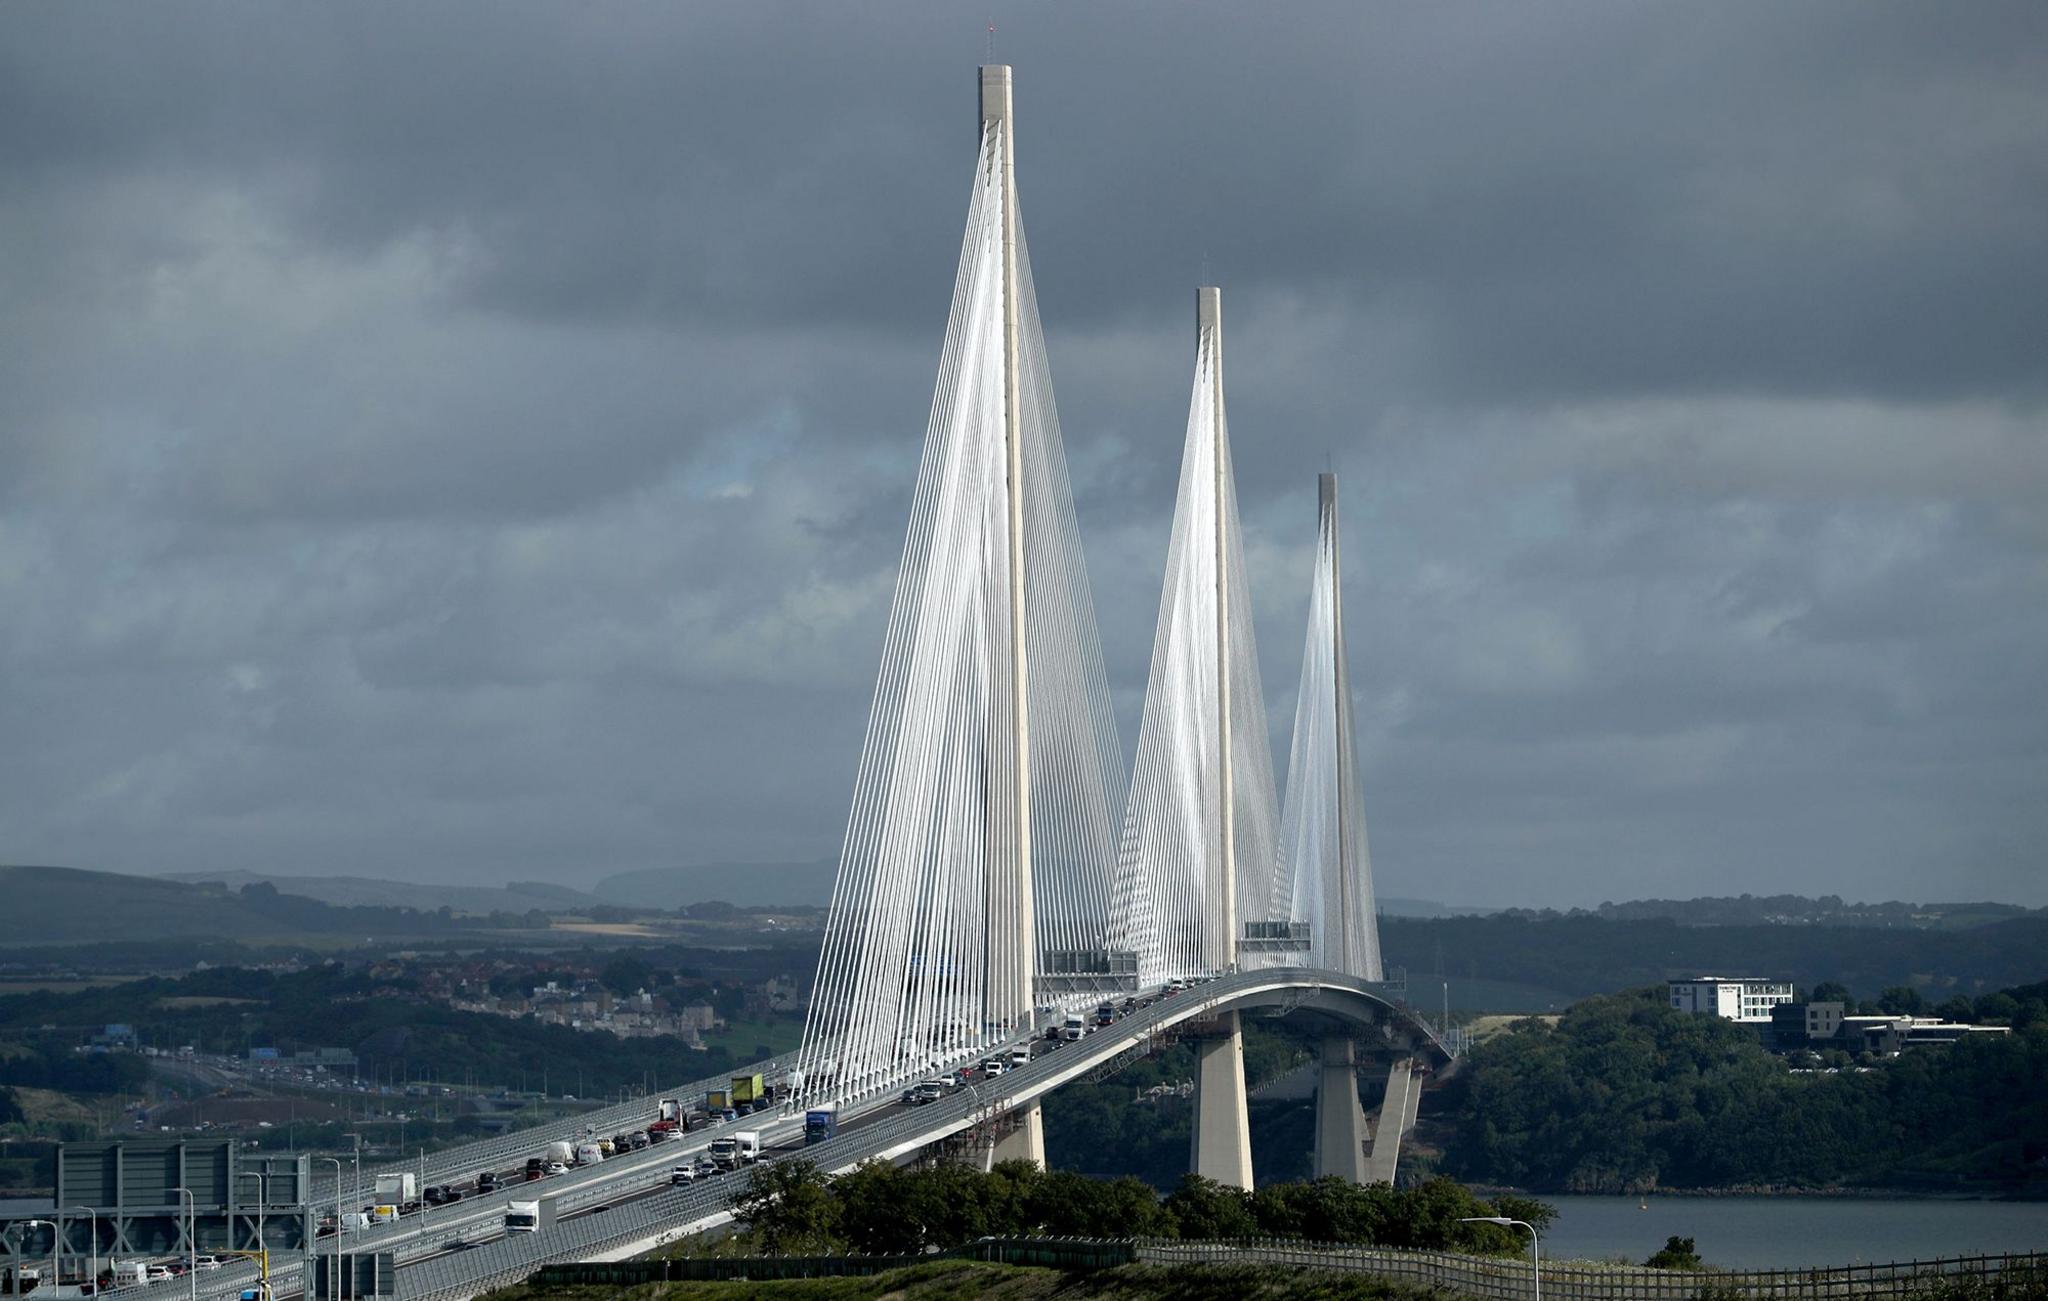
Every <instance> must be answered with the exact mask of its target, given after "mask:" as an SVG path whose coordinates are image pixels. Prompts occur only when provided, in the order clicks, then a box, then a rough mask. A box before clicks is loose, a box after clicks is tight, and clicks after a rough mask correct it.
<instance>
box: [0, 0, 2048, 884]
mask: <svg viewBox="0 0 2048 1301" xmlns="http://www.w3.org/2000/svg"><path fill="white" fill-rule="evenodd" d="M987 12H988V8H987V7H986V6H964V5H959V4H944V5H931V6H928V7H926V8H924V9H922V10H918V9H915V8H913V7H911V6H906V5H891V6H871V5H844V4H819V5H814V6H796V5H772V4H771V5H764V4H733V5H726V6H717V7H714V6H711V5H706V4H689V5H678V4H652V3H650V4H620V3H579V4H567V3H564V4H555V5H521V4H505V3H454V2H442V3H434V4H425V5H422V4H415V3H398V4H364V3H352V4H330V5H324V6H306V5H293V6H278V5H270V4H249V5H231V4H197V3H184V4H148V5H142V4H94V3H28V2H22V3H12V4H7V5H4V6H0V861H12V862H42V863H62V864H67V865H71V866H77V867H95V868H108V869H114V870H121V871H159V870H191V869H202V868H204V869H211V868H243V869H250V870H257V871H284V872H294V873H298V872H322V871H347V872H353V873H360V874H368V875H390V876H402V877H404V878H407V879H413V880H447V881H473V882H490V881H497V880H504V879H551V880H558V881H561V882H563V883H565V884H571V885H584V884H588V883H590V882H593V881H595V880H596V879H598V878H600V877H602V876H604V875H607V874H609V873H612V872H616V871H622V870H629V869H634V868H642V867H658V866H668V865H681V864H689V863H696V862H706V861H716V860H725V859H741V860H750V861H756V860H758V861H776V860H811V859H819V858H825V857H828V856H831V855H834V854H836V852H837V848H838V841H839V837H840V835H841V833H842V831H843V828H844V824H845V818H846V812H847V803H848V800H849V798H850V794H851V790H852V782H853V775H854V768H855V764H856V761H857V758H858V749H859V738H860V732H861V728H862V726H863V724H864V723H865V720H866V713H867V709H868V704H869V696H870V692H871V690H872V687H873V677H874V673H875V669H876V666H877V664H878V661H879V658H880V654H881V644H882V635H883V630H884V621H885V616H886V606H887V600H888V594H889V591H890V588H891V584H892V582H893V580H894V575H895V569H896V564H897V560H898V554H899V550H900V547H901V545H902V537H903V528H904V523H905V520H906V517H907V514H908V511H909V503H910V496H911V488H912V479H913V475H914V472H915V466H916V458H917V455H918V451H919V446H920V441H921V439H922V435H923V430H924V423H925V415H926V409H927V406H928V404H929V401H930V396H931V385H932V381H933V378H934V375H935V373H936V369H937V363H938V353H939V345H940V342H941V335H942V332H943V329H944V324H945V314H946V305H947V300H948V297H949V294H950V289H951V279H952V274H953V269H954V264H955V258H956V256H957V252H958V247H959V238H960V229H961V223H962V221H963V220H964V217H965V214H966V206H967V199H968V191H969V182H970V175H971V170H972V162H973V155H974V147H975V130H974V128H975V99H974V84H975V77H974V68H975V65H976V64H978V63H980V62H982V61H983V56H984V42H985V40H986V34H985V32H984V30H983V29H984V26H985V18H984V15H985V13H987ZM994 12H995V21H996V23H997V27H998V32H997V35H996V38H995V39H996V49H997V58H998V60H999V61H1003V62H1009V63H1013V64H1014V65H1016V68H1017V101H1018V114H1019V127H1018V131H1019V144H1018V169H1019V176H1018V179H1019V186H1020V190H1021V194H1022V203H1023V210H1024V216H1025V221H1026V224H1027V226H1028V228H1029V230H1030V238H1031V248H1032V258H1033V262H1034V268H1035V271H1036V275H1037V286H1038V296H1039V303H1040V307H1041V310H1042V312H1043V316H1044V321H1045V326H1046V330H1047V336H1048V342H1049V348H1050V352H1051V357H1052V364H1053V368H1054V377H1055V382H1056V384H1057V387H1058V393H1059V402H1060V410H1061V415H1062V418H1063V422H1064V425H1065V428H1066V435H1067V441H1068V449H1069V454H1070V457H1071V459H1072V464H1073V469H1074V477H1075V483H1076V491H1077V494H1078V499H1079V508H1080V512H1081V525H1082V533H1083V538H1084V541H1085V543H1086V544H1087V547H1088V549H1089V562H1090V566H1091V571H1092V574H1093V577H1094V581H1095V584H1096V596H1097V601H1098V604H1099V607H1100V612H1101V623H1102V634H1103V644H1104V650H1105V653H1106V655H1107V658H1108V663H1109V670H1110V675H1111V685H1112V689H1113V691H1114V693H1115V695H1116V699H1117V705H1118V709H1119V713H1120V715H1121V717H1122V721H1123V724H1124V728H1125V745H1126V748H1127V749H1128V747H1129V745H1130V743H1131V741H1132V739H1133V733H1134V730H1135V723H1136V718H1137V713H1138V708H1139V705H1140V696H1141V694H1142V691H1143V685H1144V674H1145V666H1146V663H1147V659H1148V655H1149V652H1150V646H1151V638H1152V621H1153V618H1154V616H1155V614H1156V610H1157V601H1158V584H1159V581H1160V577H1161V571H1162V567H1163V564H1164V560H1165V551H1166V543H1167V531H1168V522H1169V516H1170V512H1171V509H1172V500H1173V487H1174V485H1173V479H1174V475H1175V473H1176V471H1177V467H1178V461H1179V440H1180V437H1181V435H1182V432H1183V428H1184V422H1185V403H1186V400H1187V390H1188V377H1189V374H1190V371H1191V367H1192V364H1193V310H1194V303H1193V297H1194V296H1193V292H1192V290H1193V288H1194V286H1195V285H1196V283H1197V282H1198V281H1199V280H1200V279H1201V278H1202V276H1203V269H1204V267H1205V266H1206V267H1207V268H1208V274H1209V276H1210V278H1212V279H1213V280H1215V281H1216V282H1217V283H1220V284H1221V285H1222V286H1224V303H1225V313H1226V322H1227V326H1226V332H1227V336H1228V340H1229V347H1230V354H1231V355H1230V361H1229V366H1228V382H1229V402H1230V411H1231V429H1232V435H1233V438H1234V440H1235V444H1236V461H1237V468H1238V473H1239V475H1240V485H1239V491H1240V495H1241V499H1242V502H1243V505H1244V510H1245V528H1246V533H1247V548H1248V556H1249V560H1250V563H1251V566H1252V570H1253V576H1254V581H1255V583H1256V584H1257V590H1256V600H1257V603H1258V611H1259V618H1260V625H1259V635H1260V639H1261V647H1260V651H1261V658H1262V660H1263V662H1264V666H1265V671H1266V674H1267V692H1268V701H1267V707H1268V710H1269V713H1270V715H1271V717H1272V719H1273V720H1274V724H1275V726H1276V728H1285V727H1288V726H1290V725H1291V722H1292V718H1293V713H1294V708H1293V699H1294V691H1295V687H1296V683H1295V676H1296V674H1297V673H1298V671H1299V664H1300V654H1301V649H1300V647H1301V636H1302V629H1301V622H1302V619H1303V617H1304V613H1305V609H1306V600H1307V591H1306V588H1307V582H1308V577H1309V563H1310V549H1311V545H1312V543H1313V540H1314V523H1315V520H1314V514H1315V483H1314V476H1315V473H1316V472H1317V471H1319V470H1321V469H1323V468H1324V465H1325V463H1326V458H1327V460H1328V462H1329V463H1330V464H1332V465H1334V467H1335V469H1336V470H1337V472H1338V474H1339V476H1340V480H1341V483H1342V485H1343V492H1344V522H1345V537H1344V543H1345V547H1346V569H1345V577H1346V581H1347V585H1348V590H1347V592H1346V598H1345V599H1346V614H1347V616H1348V618H1349V619H1350V627H1349V632H1350V638H1351V646H1352V654H1353V663H1352V666H1351V669H1352V681H1353V685H1354V688H1355V690H1356V691H1357V693H1358V702H1357V703H1358V718H1359V726H1360V728H1361V738H1360V739H1361V745H1362V747H1363V752H1364V754H1365V755H1366V756H1367V761H1368V767H1367V770H1366V774H1365V783H1366V785H1365V798H1366V808H1367V815H1368V819H1369V821H1370V825H1371V836H1372V848H1373V856H1374V862H1375V867H1376V871H1377V874H1378V881H1379V888H1380V890H1381V892H1382V893H1384V894H1391V895H1407V896H1422V897H1428V898H1436V899H1443V900H1447V901H1451V902H1460V903H1494V904H1541V903H1553V904H1559V905H1565V904H1585V903H1593V902H1598V901H1599V900H1601V899H1623V898H1638V897H1643V896H1648V895H1678V896H1691V895H1698V894H1728V893H1739V892H1742V891H1751V892H1758V893H1774V892H1779V891H1797V892H1803V893H1813V894H1818V893H1826V892H1836V893H1841V894H1844V895H1847V896H1851V897H1866V898H1884V897H1901V898H1909V899H1953V898H1960V897H1968V898H1976V897H1992V898H2003V899H2012V900H2016V901H2020V902H2025V903H2030V904H2048V870H2044V869H2048V855H2044V848H2043V847H2044V845H2048V420H2044V411H2048V7H2044V6H2043V5H2041V4H2039V3H2038V2H2036V0H2027V2H2025V3H2016V4H2009V5H2007V4H1996V3H1972V4H1969V5H1925V4H1914V5H1886V4H1867V3H1854V4H1840V5H1828V4H1820V3H1811V4H1799V5H1784V4H1779V3H1754V4H1740V3H1716V4H1692V5H1679V4H1640V3H1613V4H1596V5H1584V4H1545V5H1536V6H1532V5H1521V4H1505V3H1503V4H1493V5H1466V4H1431V5H1414V4H1393V3H1386V4H1360V3H1356V2H1355V0H1344V2H1343V3H1337V4H1329V5H1307V4H1294V5H1222V4H1209V5H1205V4H1188V3H1179V2H1176V3H1150V4H1148V3H1116V4H1080V3H1074V4H1048V5H1032V6H1025V5H1017V4H1004V5H998V6H996V7H995V9H994ZM1274 741H1275V744H1276V749H1277V751H1278V752H1279V755H1280V761H1281V763H1282V764H1283V766H1284V758H1285V742H1286V737H1285V736H1284V735H1276V736H1275V737H1274Z"/></svg>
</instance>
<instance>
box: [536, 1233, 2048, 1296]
mask: <svg viewBox="0 0 2048 1301" xmlns="http://www.w3.org/2000/svg"><path fill="white" fill-rule="evenodd" d="M935 1260H988V1261H998V1262H1001V1263H1003V1264H1009V1265H1042V1266H1048V1267H1051V1268H1054V1269H1063V1270H1070V1271H1081V1270H1095V1269H1113V1268H1115V1267H1116V1266H1119V1265H1127V1264H1131V1263H1133V1262H1147V1263H1152V1264H1161V1265H1243V1266H1250V1267H1254V1268H1273V1267H1281V1268H1297V1269H1319V1270H1339V1271H1344V1272H1348V1273H1357V1274H1368V1275H1372V1276H1374V1277H1377V1278H1384V1279H1393V1280H1396V1281H1400V1282H1405V1283H1414V1284H1419V1285H1423V1286H1428V1287H1435V1288H1439V1289H1441V1290H1443V1291H1444V1292H1447V1293H1450V1294H1452V1295H1455V1296H1461V1297H1469V1298H1475V1299H1476V1301H1526V1298H1528V1297H1529V1296H1530V1295H1531V1292H1532V1285H1533V1283H1534V1276H1533V1272H1532V1270H1531V1269H1530V1266H1529V1262H1527V1261H1526V1260H1514V1259H1500V1258H1489V1257H1484V1256H1461V1255H1455V1254H1453V1253H1450V1252H1441V1251H1397V1250H1392V1249H1386V1248H1375V1247H1345V1246H1331V1245H1323V1244H1317V1243H1306V1242H1289V1241H1285V1240H1280V1239H1273V1240H1265V1241H1240V1242H1183V1241H1179V1240H1175V1239H1142V1238H1141V1239H1136V1240H1131V1239H1109V1240H1102V1239H1080V1238H983V1239H981V1240H980V1241H978V1242H973V1243H969V1244H968V1245H967V1246H964V1247H960V1248H956V1249H954V1250H952V1251H945V1252H937V1253H930V1254H926V1255H920V1256H761V1257H704V1258H685V1259H675V1260H630V1261H620V1262H617V1263H613V1264H588V1265H574V1264H563V1265H547V1266H543V1267H542V1268H541V1269H540V1270H538V1271H536V1272H535V1273H534V1274H533V1275H532V1276H531V1279H530V1280H529V1281H530V1282H532V1283H533V1284H535V1285H538V1286H553V1287H569V1286H575V1285H578V1284H584V1285H597V1286H605V1287H633V1286H637V1285H639V1284H643V1283H660V1282H682V1281H739V1280H751V1281H763V1282H765V1281H768V1280H773V1279H795V1278H832V1277H849V1276H856V1277H857V1276H863V1275H868V1274H879V1273H883V1272H885V1271H888V1270H892V1269H902V1268H905V1267H906V1266H910V1265H919V1264H926V1263H929V1262H931V1261H935ZM1968 1279H1977V1280H1981V1281H1983V1282H1984V1283H1986V1284H1994V1283H1998V1282H2002V1283H2003V1285H2004V1286H2003V1288H2002V1289H2000V1290H1998V1291H1993V1290H1991V1289H1990V1288H1989V1287H1987V1289H1986V1291H1985V1293H1984V1295H1985V1296H1987V1297H1992V1296H2000V1297H2006V1298H2015V1299H2017V1298H2024V1297H2048V1255H2038V1254H2037V1255H2024V1256H1967V1257H1957V1258H1952V1259H1947V1260H1925V1261H1907V1262H1901V1263H1897V1264H1889V1265H1847V1266H1841V1267H1837V1268H1831V1269H1799V1270H1751V1271H1744V1272H1739V1273H1722V1272H1718V1271H1716V1272H1710V1273H1690V1272H1686V1271H1681V1270H1661V1269H1648V1268H1645V1267H1641V1266H1629V1265H1612V1266H1609V1265H1590V1264H1585V1263H1582V1262H1573V1263H1569V1264H1561V1265H1546V1266H1544V1268H1543V1293H1544V1295H1545V1296H1548V1297H1552V1298H1555V1301H1720V1299H1721V1298H1728V1299H1729V1301H1734V1299H1735V1298H1760V1299H1782V1301H1804V1299H1805V1298H1817V1299H1825V1301H1836V1299H1837V1298H1843V1299H1846V1298H1872V1299H1875V1301H1884V1299H1886V1298H1910V1297H1918V1296H1924V1295H1927V1294H1928V1293H1929V1291H1930V1290H1931V1289H1937V1288H1939V1287H1941V1286H1942V1285H1944V1284H1955V1283H1959V1282H1962V1281H1963V1280H1968Z"/></svg>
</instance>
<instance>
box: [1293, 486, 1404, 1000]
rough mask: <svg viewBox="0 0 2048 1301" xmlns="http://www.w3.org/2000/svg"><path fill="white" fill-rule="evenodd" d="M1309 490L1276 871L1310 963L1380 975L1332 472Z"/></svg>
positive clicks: (1376, 977) (1348, 972)
mask: <svg viewBox="0 0 2048 1301" xmlns="http://www.w3.org/2000/svg"><path fill="white" fill-rule="evenodd" d="M1318 497H1319V499H1320V501H1319V506H1318V511H1317V514H1318V522H1317V540H1316V563H1315V580H1314V586H1313V587H1312V589H1311V592H1310V596H1309V610H1308V640H1307V643H1306V645H1305V646H1304V647H1303V650H1302V655H1301V694H1300V696H1299V698H1298V700H1297V703H1296V705H1295V712H1294V743H1293V748H1292V750H1291V752H1290V755H1289V758H1288V764H1287V806H1286V812H1285V815H1284V816H1283V818H1282V823H1281V826H1282V833H1281V863H1282V871H1283V875H1284V877H1285V884H1286V888H1287V889H1288V890H1289V891H1290V892H1291V894H1292V896H1293V912H1294V915H1295V916H1297V917H1299V918H1302V919H1304V920H1306V921H1307V922H1308V923H1309V939H1310V950H1309V965H1311V966H1316V967H1322V968H1327V969H1329V970H1331V971H1341V972H1343V973H1345V974H1346V975H1352V976H1359V977H1362V978H1364V979H1366V980H1379V979H1381V970H1380V942H1379V918H1378V915H1377V912H1376V908H1375V904H1374V900H1373V888H1372V860H1371V856H1370V855H1369V853H1368V852H1367V847H1366V835H1365V808H1364V800H1363V799H1362V798H1361V796H1360V788H1359V782H1358V763H1357V751H1356V748H1355V745H1354V742H1353V732H1352V719H1351V687H1350V677H1349V673H1348V671H1347V668H1346V664H1345V647H1344V601H1343V573H1342V569H1341V566H1340V563H1339V561H1340V551H1339V546H1338V541H1339V540H1338V532H1337V477H1336V476H1335V475H1334V474H1325V475H1322V476H1320V483H1319V492H1318Z"/></svg>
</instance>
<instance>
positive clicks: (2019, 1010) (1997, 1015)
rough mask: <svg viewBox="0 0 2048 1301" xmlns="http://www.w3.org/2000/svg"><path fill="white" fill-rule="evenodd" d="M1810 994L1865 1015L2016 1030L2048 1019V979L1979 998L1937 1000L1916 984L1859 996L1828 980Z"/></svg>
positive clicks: (1820, 999)
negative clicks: (1931, 1018)
mask: <svg viewBox="0 0 2048 1301" xmlns="http://www.w3.org/2000/svg"><path fill="white" fill-rule="evenodd" d="M1807 997H1808V998H1809V999H1811V1000H1812V1001H1814V1002H1817V1003H1841V1004H1843V1005H1844V1007H1846V1008H1847V1009H1848V1011H1849V1012H1851V1013H1854V1014H1857V1015H1862V1016H1938V1017H1941V1018H1942V1019H1944V1020H1947V1021H1968V1022H1975V1023H1977V1024H1980V1025H2009V1026H2011V1027H2012V1028H2013V1029H2015V1030H2024V1029H2026V1028H2027V1027H2028V1026H2030V1025H2035V1024H2037V1023H2040V1022H2044V1021H2048V982H2044V983H2042V984H2038V985H2023V986H2021V987H2019V988H2017V989H2000V990H1994V991H1992V992H1991V993H1989V994H1979V995H1978V996H1977V997H1975V998H1971V997H1969V996H1968V995H1965V994H1952V995H1950V996H1949V997H1947V998H1945V999H1942V1000H1941V1001H1940V1002H1938V1003H1937V1002H1935V1001H1934V1000H1933V999H1931V998H1929V997H1927V995H1925V994H1923V993H1921V992H1920V989H1919V987H1918V986H1916V985H1892V986H1889V987H1888V988H1886V989H1884V990H1883V991H1882V992H1880V993H1879V994H1878V996H1877V997H1876V998H1865V999H1859V998H1857V997H1856V995H1855V994H1854V993H1852V992H1850V989H1849V987H1848V986H1847V985H1844V984H1842V983H1841V982H1839V981H1833V980H1824V981H1822V982H1821V983H1820V984H1818V985H1815V986H1814V987H1813V991H1812V992H1811V993H1809V994H1808V995H1807Z"/></svg>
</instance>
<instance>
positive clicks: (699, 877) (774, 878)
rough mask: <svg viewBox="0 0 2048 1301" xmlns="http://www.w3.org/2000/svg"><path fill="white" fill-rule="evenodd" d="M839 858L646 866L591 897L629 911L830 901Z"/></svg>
mask: <svg viewBox="0 0 2048 1301" xmlns="http://www.w3.org/2000/svg"><path fill="white" fill-rule="evenodd" d="M838 867H839V862H838V860H837V859H831V858H828V859H824V860H822V861H820V862H816V863H704V864H700V865H698V866H696V867H649V868H642V869H641V870H639V871H637V872H621V873H619V874H618V875H616V876H608V877H606V878H605V879H604V880H602V881H599V882H598V883H597V885H596V886H595V887H593V892H594V893H595V894H596V895H597V897H598V898H599V899H602V900H603V901H604V902H606V903H610V904H618V905H621V906H623V907H628V908H684V907H688V906H689V905H690V904H695V903H709V902H711V901H713V900H719V901H722V902H724V903H729V904H737V905H739V906H740V907H742V908H746V907H754V906H759V905H763V904H809V905H811V906H812V907H817V908H822V907H824V906H825V905H826V904H828V903H830V902H832V876H833V873H834V872H836V871H837V870H838Z"/></svg>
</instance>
